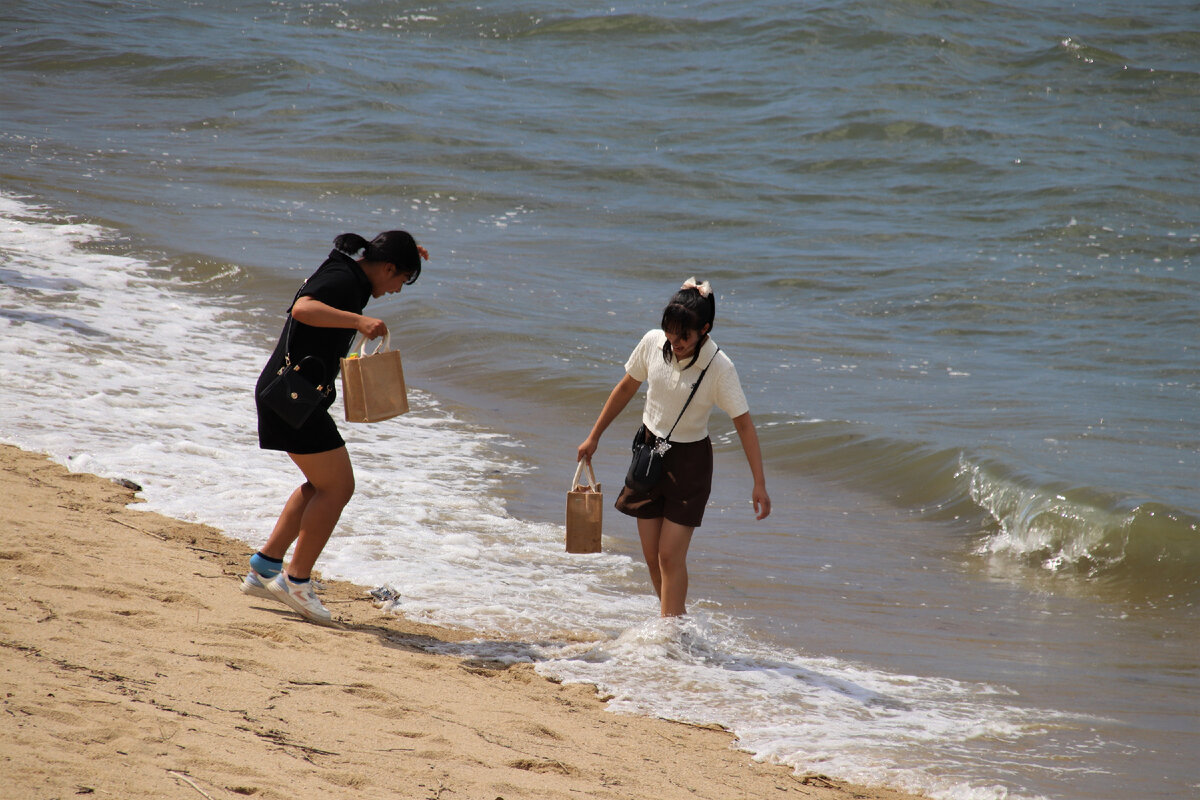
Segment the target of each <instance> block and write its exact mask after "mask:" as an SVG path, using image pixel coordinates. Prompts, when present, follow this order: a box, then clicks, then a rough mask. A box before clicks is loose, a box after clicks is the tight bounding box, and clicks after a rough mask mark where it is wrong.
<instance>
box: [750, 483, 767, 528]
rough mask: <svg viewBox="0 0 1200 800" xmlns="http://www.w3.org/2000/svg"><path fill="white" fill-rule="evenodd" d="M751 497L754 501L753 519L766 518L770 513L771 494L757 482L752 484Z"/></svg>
mask: <svg viewBox="0 0 1200 800" xmlns="http://www.w3.org/2000/svg"><path fill="white" fill-rule="evenodd" d="M751 498H752V501H753V503H754V513H755V519H766V518H767V517H768V516H769V515H770V514H771V496H770V495H769V494H767V487H766V486H763V485H762V484H758V483H756V484H754V491H753V492H752V493H751Z"/></svg>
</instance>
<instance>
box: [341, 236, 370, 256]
mask: <svg viewBox="0 0 1200 800" xmlns="http://www.w3.org/2000/svg"><path fill="white" fill-rule="evenodd" d="M367 244H369V243H368V242H367V240H366V239H364V238H363V237H361V236H359V235H358V234H357V233H343V234H342V235H341V236H339V237H337V238H336V239H334V240H333V246H334V247H336V248H337V249H338V252H341V253H345V254H346V255H348V256H352V255H354V254H355V253H357V252H358V251H359V250H363V249H365V248H366V246H367Z"/></svg>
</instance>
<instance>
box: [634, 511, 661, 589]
mask: <svg viewBox="0 0 1200 800" xmlns="http://www.w3.org/2000/svg"><path fill="white" fill-rule="evenodd" d="M663 522H664V520H663V518H662V517H659V518H657V519H638V521H637V527H638V536H639V537H640V538H641V540H642V556H643V557H644V558H645V559H646V568H647V569H649V570H650V583H652V584H654V594H655V595H656V596H657V597H658V598H659V600H660V601H661V600H662V572H660V571H659V568H658V539H659V536H660V535H661V534H662V525H663Z"/></svg>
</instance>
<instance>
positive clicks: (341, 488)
mask: <svg viewBox="0 0 1200 800" xmlns="http://www.w3.org/2000/svg"><path fill="white" fill-rule="evenodd" d="M329 494H330V496H331V497H332V498H333V499H334V500H336V501H337V502H338V503H340V504H341V505H343V506H344V505H346V504H347V503H349V502H350V498H351V497H353V496H354V476H353V475H350V476H348V477H347V478H345V479H343V480H340V481H338V482H337V483H335V484H334V485H333V486H331V487H329Z"/></svg>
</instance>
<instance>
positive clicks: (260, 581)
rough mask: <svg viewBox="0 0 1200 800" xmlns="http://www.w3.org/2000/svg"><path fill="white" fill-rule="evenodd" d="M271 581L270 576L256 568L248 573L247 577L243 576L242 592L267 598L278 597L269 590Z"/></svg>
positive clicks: (273, 598)
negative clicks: (265, 576)
mask: <svg viewBox="0 0 1200 800" xmlns="http://www.w3.org/2000/svg"><path fill="white" fill-rule="evenodd" d="M270 582H271V579H270V578H264V577H263V576H262V575H259V574H258V573H257V572H255V571H254V570H250V571H249V572H248V573H246V577H244V578H242V594H248V595H250V596H251V597H263V598H266V599H267V600H275V599H277V598H276V597H275V595H273V594H271V593H270V592H269V591H267V584H268V583H270Z"/></svg>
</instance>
